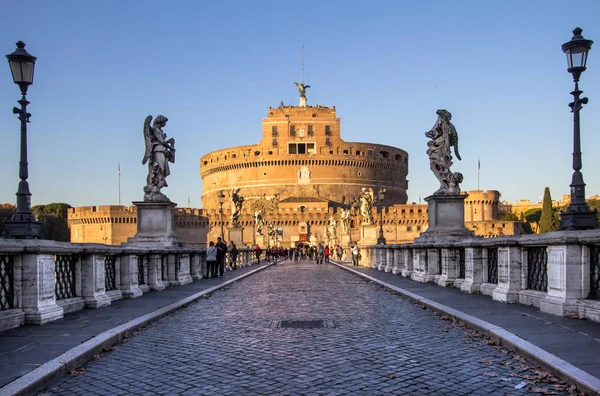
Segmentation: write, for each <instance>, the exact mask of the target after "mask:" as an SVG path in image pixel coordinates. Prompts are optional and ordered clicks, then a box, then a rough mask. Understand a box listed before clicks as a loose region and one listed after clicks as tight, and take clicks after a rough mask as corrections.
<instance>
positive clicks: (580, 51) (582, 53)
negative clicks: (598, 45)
mask: <svg viewBox="0 0 600 396" xmlns="http://www.w3.org/2000/svg"><path fill="white" fill-rule="evenodd" d="M588 51H589V48H586V47H575V48H571V49H569V50H568V51H567V54H566V55H567V67H568V68H569V69H572V68H574V67H585V64H586V63H587V57H588Z"/></svg>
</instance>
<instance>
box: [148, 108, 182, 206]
mask: <svg viewBox="0 0 600 396" xmlns="http://www.w3.org/2000/svg"><path fill="white" fill-rule="evenodd" d="M167 121H168V119H167V117H165V116H162V115H159V116H156V118H155V119H154V123H153V125H150V123H151V122H152V116H151V115H149V116H148V117H146V119H145V120H144V141H145V146H146V151H145V153H144V158H143V159H142V165H145V164H146V162H147V163H148V177H147V178H146V187H144V201H146V202H148V201H149V202H171V201H170V200H169V198H167V196H166V195H164V194H163V193H161V192H160V189H161V188H163V187H167V180H166V178H167V176H169V174H170V173H171V172H170V170H169V162H171V163H175V139H173V138H170V139H167V134H166V133H164V132H163V130H162V128H163V127H164V126H165V125H167Z"/></svg>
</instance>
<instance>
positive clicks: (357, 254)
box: [352, 242, 360, 267]
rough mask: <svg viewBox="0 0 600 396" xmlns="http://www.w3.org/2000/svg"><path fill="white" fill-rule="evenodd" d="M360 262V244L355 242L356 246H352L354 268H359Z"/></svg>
mask: <svg viewBox="0 0 600 396" xmlns="http://www.w3.org/2000/svg"><path fill="white" fill-rule="evenodd" d="M359 261H360V248H359V247H358V243H356V242H354V246H352V266H353V267H358V262H359Z"/></svg>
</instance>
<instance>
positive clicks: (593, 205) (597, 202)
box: [587, 199, 600, 223]
mask: <svg viewBox="0 0 600 396" xmlns="http://www.w3.org/2000/svg"><path fill="white" fill-rule="evenodd" d="M587 204H588V206H589V207H590V209H591V210H594V209H595V210H597V211H598V223H600V199H590V200H589V201H587Z"/></svg>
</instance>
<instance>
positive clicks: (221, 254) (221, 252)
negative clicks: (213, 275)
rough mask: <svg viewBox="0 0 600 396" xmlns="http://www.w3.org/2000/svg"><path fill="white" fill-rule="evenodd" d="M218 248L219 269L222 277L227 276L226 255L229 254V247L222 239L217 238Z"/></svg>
mask: <svg viewBox="0 0 600 396" xmlns="http://www.w3.org/2000/svg"><path fill="white" fill-rule="evenodd" d="M215 247H216V248H217V267H218V270H219V274H220V275H221V276H224V275H225V255H226V254H227V245H226V244H225V242H223V241H222V240H221V237H218V238H217V243H216V245H215Z"/></svg>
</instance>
